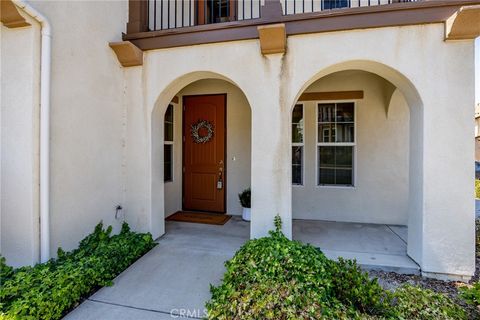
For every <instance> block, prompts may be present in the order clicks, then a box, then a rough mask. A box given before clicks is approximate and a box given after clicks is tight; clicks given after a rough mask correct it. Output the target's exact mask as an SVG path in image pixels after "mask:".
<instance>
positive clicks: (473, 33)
mask: <svg viewBox="0 0 480 320" xmlns="http://www.w3.org/2000/svg"><path fill="white" fill-rule="evenodd" d="M478 36H480V5H474V6H464V7H461V8H460V9H459V10H458V11H457V12H455V13H454V14H453V15H452V16H451V17H450V18H448V20H447V21H446V22H445V40H466V39H475V38H476V37H478Z"/></svg>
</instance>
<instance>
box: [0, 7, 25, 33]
mask: <svg viewBox="0 0 480 320" xmlns="http://www.w3.org/2000/svg"><path fill="white" fill-rule="evenodd" d="M0 21H2V23H3V25H4V26H5V27H7V28H20V27H26V26H29V25H30V23H28V22H27V20H25V18H24V17H23V16H22V15H21V14H20V12H19V11H18V8H17V6H16V5H14V4H13V2H12V1H10V0H0Z"/></svg>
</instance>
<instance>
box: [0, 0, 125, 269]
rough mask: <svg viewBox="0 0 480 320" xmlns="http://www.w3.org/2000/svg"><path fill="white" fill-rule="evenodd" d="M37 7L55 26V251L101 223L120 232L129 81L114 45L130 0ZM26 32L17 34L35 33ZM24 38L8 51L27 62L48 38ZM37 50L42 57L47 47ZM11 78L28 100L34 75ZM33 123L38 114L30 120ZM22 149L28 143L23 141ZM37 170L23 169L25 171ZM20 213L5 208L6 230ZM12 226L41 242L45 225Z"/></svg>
mask: <svg viewBox="0 0 480 320" xmlns="http://www.w3.org/2000/svg"><path fill="white" fill-rule="evenodd" d="M31 5H32V6H33V7H34V8H35V9H37V10H38V11H40V12H41V13H42V14H43V15H44V16H45V17H46V18H47V19H48V20H49V21H50V24H51V28H52V58H51V60H52V69H51V70H52V82H51V115H50V121H51V128H50V130H51V140H50V141H51V149H50V150H51V154H50V167H51V188H50V203H51V206H50V209H51V210H50V230H51V242H50V250H51V252H52V255H55V254H56V250H57V248H58V247H59V246H62V247H63V248H64V249H67V250H68V249H72V248H74V247H76V246H77V245H78V241H79V240H81V239H82V238H83V237H84V236H85V235H87V234H88V233H90V232H91V231H92V230H93V228H94V226H95V225H96V224H97V223H98V222H99V221H101V220H103V222H104V223H105V224H111V225H113V226H114V228H115V230H118V228H119V226H120V224H121V219H118V220H115V218H114V215H115V206H116V205H117V204H123V200H124V191H125V190H124V184H125V183H124V175H123V174H122V172H124V167H123V164H124V163H123V159H124V149H123V146H124V132H125V125H126V124H125V119H124V116H125V113H126V112H125V110H126V106H125V102H124V99H125V96H124V87H125V80H124V77H123V73H124V70H123V69H122V67H121V66H120V65H119V63H118V61H117V59H116V56H115V54H114V53H113V51H112V50H111V49H110V48H109V47H108V42H109V41H118V40H120V37H121V31H122V30H124V28H125V24H126V22H127V13H128V11H127V1H95V2H85V1H51V2H49V1H48V2H47V1H45V2H37V1H35V2H32V3H31ZM106 13H108V14H106ZM22 30H23V29H21V30H18V31H12V32H17V34H19V35H20V33H21V32H27V33H28V32H29V31H22ZM26 30H29V28H28V27H27V28H26ZM5 36H7V33H5ZM2 38H4V33H3V27H2ZM19 40H20V41H22V43H20V44H19V43H18V41H19ZM19 40H15V41H17V43H16V45H15V46H9V47H6V46H5V47H4V46H3V45H2V50H5V51H6V50H11V51H12V52H13V51H17V52H16V53H15V54H17V55H18V56H19V58H18V59H19V62H21V63H19V64H18V65H20V66H22V65H28V64H31V63H32V61H36V59H38V58H32V55H31V54H30V56H24V53H23V52H24V49H25V48H27V49H28V48H31V46H32V44H35V43H38V41H40V38H39V33H38V32H37V33H36V34H35V36H30V37H29V38H28V39H22V38H19ZM2 41H4V40H3V39H2ZM23 42H24V43H23ZM29 50H32V49H29ZM36 54H37V57H38V55H39V52H36ZM2 59H4V55H3V51H2ZM32 59H33V60H32ZM9 67H12V68H13V67H14V65H13V64H3V63H2V77H3V76H5V75H9V74H10V72H8V70H6V69H5V68H9ZM26 76H27V75H26ZM28 77H30V76H29V75H28ZM9 83H13V84H14V85H16V86H17V87H16V89H15V90H16V96H20V97H21V99H25V98H24V97H23V95H24V93H28V90H33V88H32V84H31V80H30V84H28V81H27V79H25V82H24V81H22V80H21V79H20V78H17V79H15V81H12V82H9ZM22 88H27V89H28V90H25V89H22ZM2 89H3V88H2ZM2 91H3V90H2ZM2 99H3V94H2ZM29 103H30V104H31V103H32V102H29ZM18 106H20V104H19V103H18V104H16V105H15V106H14V108H18ZM2 109H3V103H2ZM29 117H30V118H32V116H31V115H30V116H29ZM32 123H33V121H32V119H30V120H29V123H28V125H31V124H32ZM2 128H4V126H3V123H2ZM2 132H3V131H2ZM30 132H31V134H35V137H34V139H38V132H32V128H30ZM2 146H3V142H2ZM17 146H21V147H22V148H23V147H24V145H23V144H19V143H18V141H17ZM3 159H4V155H3V152H2V161H3ZM23 159H25V158H24V156H23V155H18V156H17V155H15V162H16V163H18V162H19V161H20V162H21V161H23ZM31 170H33V169H30V170H29V171H27V170H24V169H22V173H24V174H26V173H27V172H31ZM35 170H36V168H35ZM3 180H4V179H3V177H2V181H3ZM25 188H27V186H25ZM2 190H4V188H2ZM3 199H5V198H4V196H3V194H2V201H3ZM6 199H8V200H9V199H10V198H6ZM18 211H19V210H18V207H15V208H11V209H10V210H8V211H6V212H5V215H6V216H4V211H3V208H2V231H3V229H4V228H10V226H9V221H10V222H11V223H13V222H14V221H16V219H20V217H19V216H18ZM120 218H121V216H120ZM37 221H38V218H37ZM9 230H11V232H14V233H16V234H18V236H19V237H21V238H22V239H28V238H31V237H32V234H33V235H34V237H35V238H36V239H38V226H36V227H35V228H33V226H28V227H25V229H23V228H20V227H15V228H14V229H9ZM2 237H4V236H3V232H2ZM10 250H12V249H10ZM35 250H38V247H37V248H36V249H35ZM19 254H21V255H24V252H20V251H19ZM7 258H8V257H7ZM9 262H10V261H9Z"/></svg>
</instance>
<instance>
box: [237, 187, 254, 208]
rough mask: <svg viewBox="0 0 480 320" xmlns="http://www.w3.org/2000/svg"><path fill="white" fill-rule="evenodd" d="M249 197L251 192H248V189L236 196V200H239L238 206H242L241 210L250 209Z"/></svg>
mask: <svg viewBox="0 0 480 320" xmlns="http://www.w3.org/2000/svg"><path fill="white" fill-rule="evenodd" d="M251 196H252V192H251V191H250V188H248V189H245V190H243V191H242V192H241V193H239V194H238V199H239V200H240V204H241V205H242V207H243V208H250V206H251V203H250V202H251Z"/></svg>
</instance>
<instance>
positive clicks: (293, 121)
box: [0, 0, 480, 280]
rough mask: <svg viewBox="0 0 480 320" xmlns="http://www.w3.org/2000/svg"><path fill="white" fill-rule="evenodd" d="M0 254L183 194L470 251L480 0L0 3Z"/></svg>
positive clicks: (24, 258)
mask: <svg viewBox="0 0 480 320" xmlns="http://www.w3.org/2000/svg"><path fill="white" fill-rule="evenodd" d="M1 21H2V26H1V79H2V81H1V175H0V176H1V252H2V255H4V256H5V257H6V258H7V261H8V262H9V263H10V264H13V265H17V266H18V265H25V264H33V263H36V262H39V261H46V260H47V259H49V258H50V257H54V256H55V250H56V248H57V247H59V246H61V247H62V248H64V249H67V250H68V249H72V248H74V247H75V246H76V245H77V243H78V241H79V240H80V239H81V238H82V237H83V236H85V235H86V234H88V233H89V232H90V231H91V230H92V228H93V226H94V225H95V224H96V223H97V222H98V221H100V220H103V221H104V223H105V224H111V225H113V226H114V228H115V230H118V228H119V226H120V224H121V222H122V221H123V220H124V219H125V220H126V221H128V222H129V224H130V225H131V226H132V228H133V229H135V230H139V231H149V232H151V233H152V235H153V237H154V238H157V237H159V236H161V235H162V234H164V232H165V228H164V226H165V222H164V220H165V217H166V216H168V215H170V214H172V213H174V212H176V211H179V210H182V209H184V210H198V211H207V212H219V213H229V214H240V213H241V207H240V204H239V203H238V199H237V194H238V193H239V192H241V191H242V190H243V189H245V188H247V187H250V186H251V188H252V217H251V223H250V236H251V237H252V238H255V237H261V236H264V235H266V234H267V232H268V230H270V229H272V228H273V219H274V217H275V215H277V214H278V215H280V217H281V218H282V220H283V230H284V233H285V234H286V235H287V236H288V237H292V236H295V235H294V234H292V220H293V219H294V218H295V219H306V220H327V221H343V222H357V223H371V224H390V225H402V226H408V251H407V253H408V256H409V257H410V258H411V259H413V260H414V261H415V262H416V263H417V264H418V266H419V267H420V268H421V270H422V273H423V274H424V275H426V276H431V277H439V278H448V279H463V280H465V279H469V278H470V277H471V276H472V275H473V273H474V269H475V262H474V261H475V260H474V232H475V231H474V198H473V192H472V186H473V179H474V169H473V165H472V162H473V159H474V147H473V144H471V143H467V141H472V140H473V139H472V138H473V137H472V134H473V130H472V119H471V116H472V114H473V112H474V107H475V105H474V104H475V101H474V91H475V88H474V38H475V37H477V36H478V35H479V34H480V1H477V0H458V1H456V0H455V1H453V0H448V1H446V0H445V1H444V0H430V1H398V0H372V1H367V0H348V1H347V0H338V1H335V0H313V1H312V0H297V1H295V0H281V1H277V0H267V1H265V0H262V1H259V0H238V1H233V0H215V1H213V0H212V1H210V0H198V1H191V0H178V1H173V0H172V1H168V0H163V1H162V0H150V1H147V0H138V1H135V0H130V1H97V2H87V1H78V2H74V1H62V2H49V1H35V2H27V1H25V0H2V1H1Z"/></svg>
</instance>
